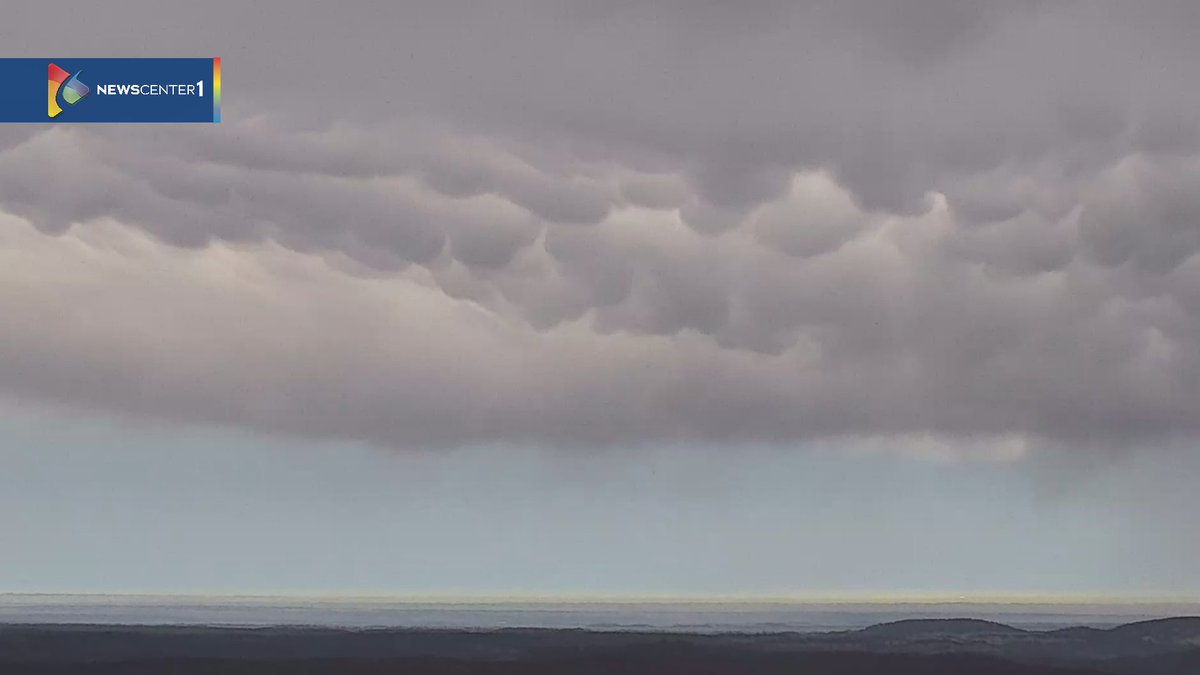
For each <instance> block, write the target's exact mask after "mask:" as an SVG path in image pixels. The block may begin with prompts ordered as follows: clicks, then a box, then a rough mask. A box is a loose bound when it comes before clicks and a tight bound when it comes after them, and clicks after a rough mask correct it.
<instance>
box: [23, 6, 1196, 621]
mask: <svg viewBox="0 0 1200 675" xmlns="http://www.w3.org/2000/svg"><path fill="white" fill-rule="evenodd" d="M10 4H11V6H9V5H6V7H5V20H4V22H3V23H0V56H25V57H28V56H47V57H48V58H49V57H63V58H66V57H71V56H79V57H83V56H220V57H221V58H222V66H223V80H224V82H223V86H224V96H223V98H224V100H223V108H224V110H223V121H222V123H221V124H219V125H194V126H188V125H156V126H142V125H109V126H103V125H94V126H87V125H46V126H40V125H21V126H16V125H11V126H0V542H3V543H4V547H3V548H4V551H5V553H4V556H3V561H2V562H0V592H3V591H20V592H135V591H136V592H162V593H169V592H181V593H222V592H239V593H240V592H263V593H274V592H330V593H339V592H347V593H393V594H411V595H422V594H424V595H442V594H451V595H453V594H463V595H522V594H524V595H563V596H565V595H588V594H605V595H630V596H632V595H638V596H645V595H673V596H693V595H695V596H703V595H710V596H717V595H755V596H773V595H789V594H791V595H804V594H815V595H821V596H823V597H830V596H837V595H839V594H843V595H849V594H855V593H873V594H877V595H879V596H886V595H888V594H895V593H924V594H931V595H932V594H943V595H946V594H948V595H955V596H957V595H959V594H964V595H971V594H975V595H984V594H994V593H1009V594H1040V595H1053V594H1086V595H1102V596H1112V597H1116V596H1120V597H1135V596H1136V597H1143V596H1150V595H1153V596H1155V597H1168V598H1178V597H1187V598H1195V597H1196V596H1197V595H1200V567H1197V566H1196V565H1194V564H1192V562H1191V561H1194V560H1195V559H1196V558H1197V557H1198V556H1200V536H1197V528H1196V526H1195V523H1194V517H1193V514H1194V513H1195V512H1196V510H1197V507H1200V496H1197V493H1196V491H1195V490H1194V487H1193V484H1194V482H1195V479H1196V478H1198V477H1200V452H1198V449H1197V441H1198V439H1200V414H1197V411H1200V191H1198V190H1197V189H1196V186H1197V185H1198V184H1200V114H1198V113H1200V90H1198V89H1197V88H1196V87H1195V86H1194V79H1195V78H1194V64H1195V63H1197V62H1198V61H1200V43H1197V42H1196V40H1195V39H1194V37H1195V34H1196V31H1197V30H1200V6H1197V5H1195V4H1194V3H1185V2H1156V3H1144V4H1138V5H1134V4H1130V3H1118V2H1111V3H1107V2H1067V1H1064V2H1053V3H1041V2H1011V3H991V4H988V5H980V4H975V3H961V2H952V1H949V0H915V1H913V2H906V3H902V4H901V3H878V2H856V1H851V2H838V3H832V2H808V3H794V2H747V3H737V4H736V5H734V4H731V3H719V2H683V1H682V0H679V1H672V0H650V1H649V2H638V3H631V2H608V3H595V2H583V1H579V0H562V1H560V2H542V1H534V0H519V1H514V2H508V3H466V2H454V1H450V2H423V3H418V2H400V3H394V2H386V3H385V2H378V3H375V2H358V3H353V4H352V6H350V7H347V6H345V5H343V4H337V3H312V2H289V3H281V2H272V1H266V2H258V3H234V2H225V1H223V0H218V1H214V2H207V3H200V4H197V3H162V2H128V1H125V2H121V1H118V2H111V3H104V4H103V6H101V5H100V4H99V3H82V2H80V3H74V4H73V5H72V3H66V4H62V3H56V4H54V5H53V6H51V5H46V3H26V2H20V1H18V2H16V3H10ZM64 14H66V15H69V16H70V17H71V25H72V26H76V27H78V30H73V31H71V34H70V35H69V37H64V35H63V23H62V21H61V16H63V15H64ZM55 50H58V51H55Z"/></svg>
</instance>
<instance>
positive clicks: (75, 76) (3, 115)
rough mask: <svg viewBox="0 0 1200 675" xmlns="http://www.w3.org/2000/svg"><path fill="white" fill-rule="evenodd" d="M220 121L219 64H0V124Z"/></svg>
mask: <svg viewBox="0 0 1200 675" xmlns="http://www.w3.org/2000/svg"><path fill="white" fill-rule="evenodd" d="M43 74H45V76H46V82H47V85H48V88H47V93H46V98H45V99H43V98H42V94H41V91H42V88H41V85H40V82H41V79H42V76H43ZM220 121H221V59H219V58H203V59H79V58H45V59H25V58H22V59H0V123H3V122H37V123H46V122H50V123H56V124H61V123H77V122H220Z"/></svg>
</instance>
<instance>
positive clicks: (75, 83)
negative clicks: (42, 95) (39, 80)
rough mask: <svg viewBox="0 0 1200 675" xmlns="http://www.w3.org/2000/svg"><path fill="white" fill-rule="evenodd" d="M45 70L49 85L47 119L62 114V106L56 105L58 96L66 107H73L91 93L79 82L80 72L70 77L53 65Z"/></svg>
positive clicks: (89, 89) (88, 88)
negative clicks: (60, 96)
mask: <svg viewBox="0 0 1200 675" xmlns="http://www.w3.org/2000/svg"><path fill="white" fill-rule="evenodd" d="M46 70H47V73H46V79H47V81H48V82H47V83H48V84H49V91H48V95H47V97H46V115H47V116H49V117H58V116H59V115H60V114H62V111H63V109H62V106H60V105H59V104H58V98H59V94H61V95H62V100H63V101H64V102H65V103H66V104H67V105H75V104H76V103H79V102H80V101H82V100H83V99H84V97H86V96H87V95H88V94H89V93H91V91H92V90H91V88H90V87H88V86H87V85H86V84H84V83H83V82H80V81H79V73H82V72H83V71H82V70H81V71H79V72H77V73H75V74H74V75H72V74H70V73H68V72H67V71H65V70H63V69H62V68H59V67H58V66H57V65H55V64H53V63H51V64H50V65H49V67H47V69H46Z"/></svg>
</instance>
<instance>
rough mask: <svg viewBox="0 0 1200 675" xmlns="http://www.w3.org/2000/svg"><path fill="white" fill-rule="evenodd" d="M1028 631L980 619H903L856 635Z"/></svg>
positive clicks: (965, 634) (909, 636)
mask: <svg viewBox="0 0 1200 675" xmlns="http://www.w3.org/2000/svg"><path fill="white" fill-rule="evenodd" d="M1026 632H1028V631H1024V630H1021V629H1020V628H1013V627H1012V626H1009V625H1007V624H1003V623H998V622H995V621H984V620H982V619H904V620H902V621H890V622H888V623H880V624H875V625H874V626H869V627H867V628H864V629H862V630H860V631H855V633H856V634H857V635H863V636H869V637H887V638H898V639H914V638H923V637H942V636H946V637H972V636H981V635H1023V634H1025V633H1026Z"/></svg>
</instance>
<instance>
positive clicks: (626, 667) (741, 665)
mask: <svg viewBox="0 0 1200 675" xmlns="http://www.w3.org/2000/svg"><path fill="white" fill-rule="evenodd" d="M0 672H5V673H9V672H11V673H21V674H22V675H160V674H170V675H335V674H336V675H609V674H611V673H621V674H622V675H686V674H691V673H694V674H696V675H796V674H797V673H803V674H804V675H865V674H868V673H878V674H880V675H963V674H964V673H970V674H971V675H1100V673H1101V672H1102V671H1096V670H1085V669H1079V668H1067V667H1058V666H1040V665H1028V664H1021V663H1016V662H1012V661H1005V660H1002V659H996V658H991V657H985V656H976V655H968V654H942V655H916V654H870V653H849V652H846V653H839V652H823V653H806V654H741V653H736V652H712V651H708V650H672V649H667V650H663V649H659V648H655V649H641V650H639V649H618V650H610V651H606V652H603V653H588V654H580V655H577V656H574V657H563V658H554V659H522V660H489V661H479V660H476V661H471V660H463V659H450V658H406V659H306V660H276V661H238V660H227V659H166V660H163V659H156V660H141V661H122V662H108V663H72V664H61V663H59V664H48V663H33V664H31V663H14V662H8V663H5V662H0Z"/></svg>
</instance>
